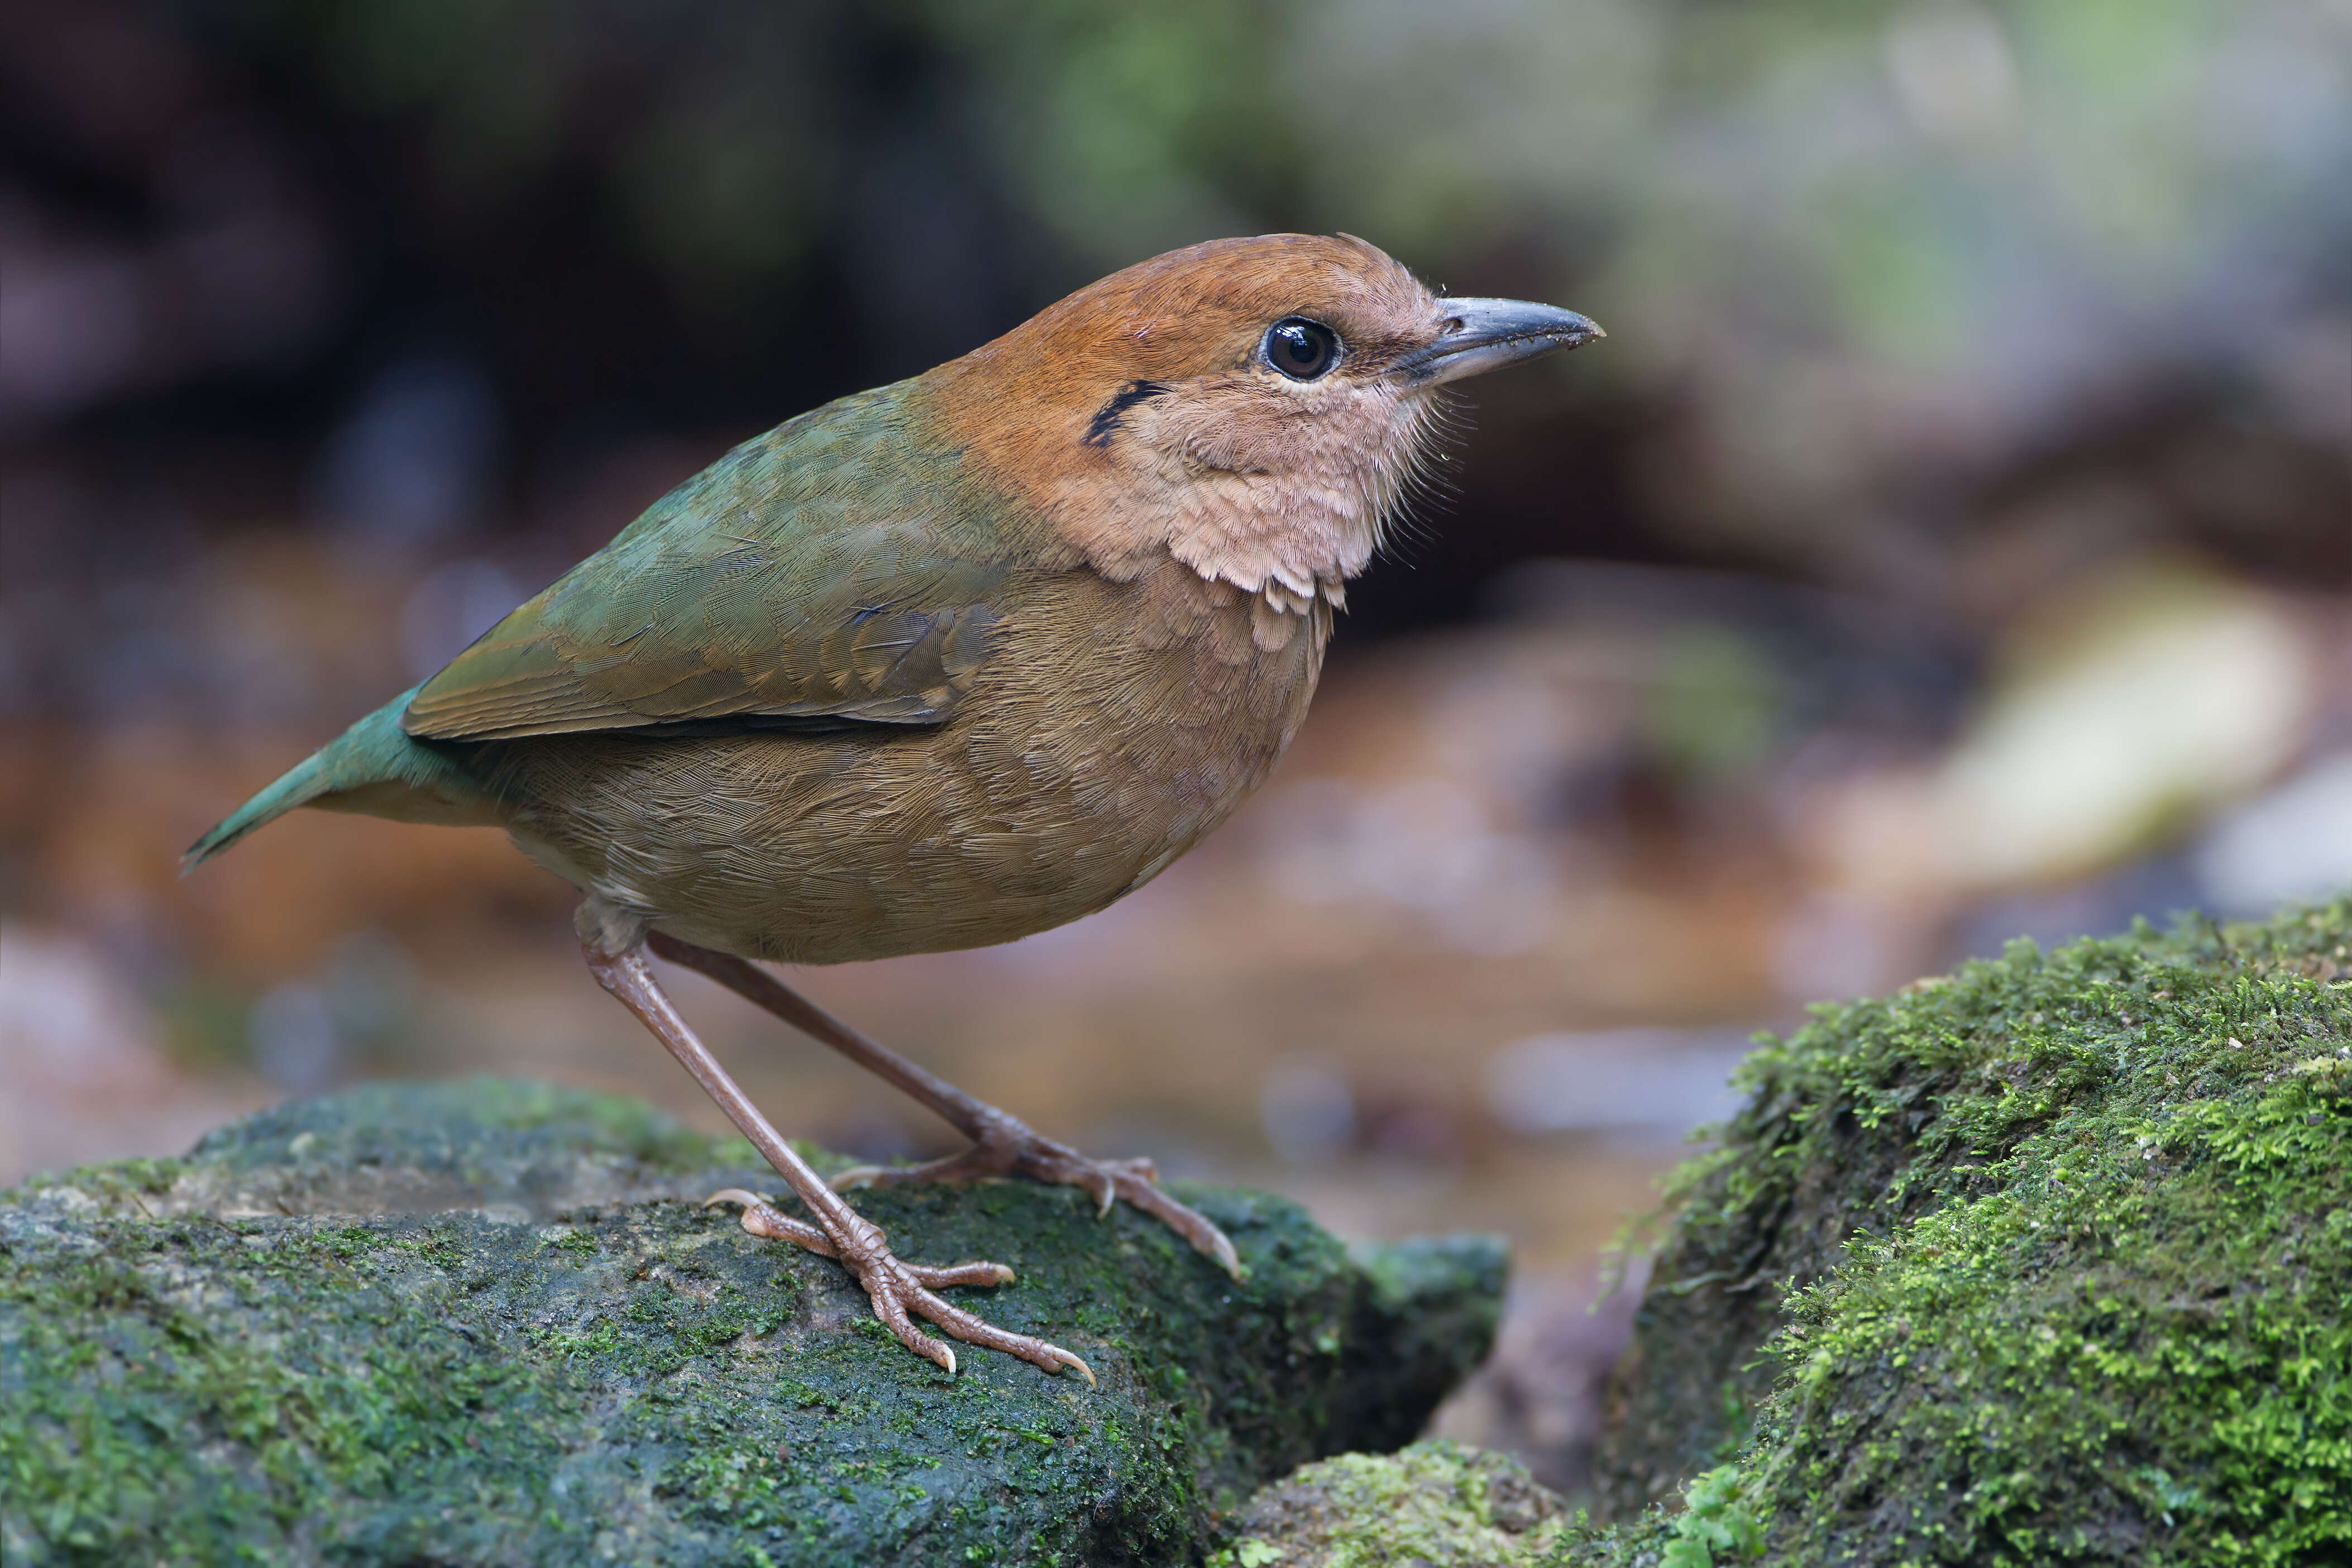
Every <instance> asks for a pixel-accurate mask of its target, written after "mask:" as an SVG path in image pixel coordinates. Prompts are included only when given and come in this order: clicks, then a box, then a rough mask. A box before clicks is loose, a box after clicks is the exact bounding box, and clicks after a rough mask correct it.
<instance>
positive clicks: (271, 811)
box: [180, 747, 334, 876]
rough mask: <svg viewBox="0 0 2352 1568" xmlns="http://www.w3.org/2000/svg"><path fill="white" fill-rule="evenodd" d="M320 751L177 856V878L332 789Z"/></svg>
mask: <svg viewBox="0 0 2352 1568" xmlns="http://www.w3.org/2000/svg"><path fill="white" fill-rule="evenodd" d="M329 750H331V748H323V747H322V748H321V749H320V750H319V751H315V752H311V753H310V755H309V756H307V757H305V758H303V759H302V760H301V761H300V762H299V763H295V764H294V765H293V766H292V767H290V768H289V769H287V770H286V773H284V775H283V776H281V777H280V778H279V779H278V782H277V783H276V784H271V785H270V786H269V787H268V789H265V790H263V791H262V792H261V793H260V794H259V795H255V796H254V797H253V798H252V799H251V800H248V801H247V802H246V803H245V804H244V805H240V806H238V807H237V808H236V810H235V811H232V812H230V813H229V814H228V815H227V816H225V817H223V818H221V820H220V821H219V822H217V823H215V825H214V826H213V829H212V831H211V832H209V833H207V834H205V836H204V837H202V838H199V839H197V840H196V841H195V842H194V844H191V845H189V846H188V847H187V852H186V853H185V854H184V855H182V856H181V857H180V875H182V876H186V875H187V874H188V873H189V872H191V871H193V870H194V869H195V868H197V867H199V866H201V865H203V864H204V863H205V861H207V860H209V859H211V858H213V857H214V856H215V855H217V854H219V853H220V852H221V851H222V850H224V849H226V848H227V847H229V846H230V845H232V844H234V843H236V841H237V840H238V839H240V838H242V837H245V836H246V835H247V834H248V833H250V832H252V831H253V830H254V829H255V828H257V827H258V826H261V825H262V824H263V823H265V822H268V821H270V820H271V819H273V818H275V817H279V816H285V815H286V813H288V812H289V811H291V810H293V809H294V808H295V807H296V806H298V805H310V802H312V801H314V800H316V799H318V798H319V797H320V795H324V794H326V793H327V792H328V791H329V790H330V789H331V788H333V787H334V786H333V784H332V783H331V781H330V780H329V778H328V776H327V760H326V759H327V752H328V751H329Z"/></svg>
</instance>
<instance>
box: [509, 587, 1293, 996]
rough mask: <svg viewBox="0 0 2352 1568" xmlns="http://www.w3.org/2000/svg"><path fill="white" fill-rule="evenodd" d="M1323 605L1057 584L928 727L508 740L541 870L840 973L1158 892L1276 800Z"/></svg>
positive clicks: (1020, 607) (730, 946) (669, 919)
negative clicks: (1186, 861) (1221, 829)
mask: <svg viewBox="0 0 2352 1568" xmlns="http://www.w3.org/2000/svg"><path fill="white" fill-rule="evenodd" d="M1330 624H1331V613H1330V609H1329V607H1328V605H1327V604H1325V603H1323V602H1321V601H1320V600H1318V601H1317V602H1315V603H1313V604H1312V605H1309V606H1308V607H1307V609H1306V610H1305V611H1304V612H1303V613H1288V614H1285V613H1279V612H1276V611H1275V610H1274V609H1272V608H1271V607H1270V606H1269V605H1268V604H1267V602H1266V601H1265V599H1264V598H1263V597H1257V596H1251V595H1244V594H1243V593H1242V592H1240V591H1239V590H1238V589H1235V588H1234V587H1233V586H1232V585H1230V584H1223V583H1210V582H1205V581H1203V580H1202V578H1201V577H1200V576H1199V575H1197V574H1194V573H1193V572H1192V571H1191V570H1190V569H1188V568H1186V567H1184V566H1182V565H1181V564H1180V563H1177V562H1175V561H1173V560H1171V559H1166V558H1163V559H1162V560H1161V562H1160V563H1156V564H1154V565H1152V566H1150V567H1148V568H1147V569H1145V570H1144V571H1142V572H1141V573H1140V574H1138V575H1137V576H1136V577H1135V578H1134V579H1133V580H1132V581H1129V582H1125V583H1114V582H1112V581H1110V580H1108V579H1107V578H1105V577H1103V576H1100V575H1098V574H1096V573H1094V572H1092V571H1090V570H1087V569H1086V568H1083V567H1080V568H1077V569H1075V570H1071V571H1066V572H1059V573H1053V574H1040V576H1039V577H1038V578H1037V579H1035V580H1034V582H1033V583H1032V584H1030V585H1029V586H1028V587H1027V588H1026V589H1024V591H1023V592H1022V593H1020V594H1019V595H1015V597H1014V598H1013V600H1012V601H1010V602H1009V603H1008V604H1007V605H1005V606H1004V610H1003V622H1002V624H1001V626H1000V628H999V635H1000V637H1002V642H1001V644H1000V649H1001V651H999V652H997V653H996V654H994V655H992V657H991V658H990V659H989V660H988V662H987V665H986V666H985V668H984V669H983V671H982V678H981V679H980V680H979V681H978V682H977V683H976V685H975V687H974V689H973V690H972V691H971V693H970V695H969V696H968V697H967V698H966V699H965V700H964V701H963V702H961V704H959V706H958V709H957V711H956V714H955V716H954V717H953V718H952V719H950V721H949V722H947V723H946V724H944V725H942V726H940V727H939V728H937V729H931V730H909V731H903V732H896V733H893V732H882V733H877V732H875V731H857V732H855V733H852V734H845V735H837V736H797V735H775V734H758V733H750V734H743V735H732V736H713V737H700V738H693V739H671V740H647V739H642V738H634V737H629V736H624V735H592V736H577V737H553V738H548V739H544V740H535V741H530V742H515V743H513V745H512V747H511V748H510V750H509V751H508V752H507V753H506V754H505V755H504V756H503V757H502V758H501V760H500V766H499V773H500V774H501V776H502V779H503V780H504V782H505V783H506V784H507V786H508V787H509V789H510V790H511V791H512V792H513V795H512V798H515V799H516V800H517V801H518V802H519V803H520V807H519V809H518V812H517V815H516V818H515V821H514V823H513V828H514V832H515V837H516V839H517V842H518V843H519V844H520V845H521V846H522V847H523V849H524V851H525V853H527V854H530V855H531V856H532V857H533V858H535V859H538V860H540V861H541V863H542V864H544V865H547V866H548V867H550V868H551V869H554V870H556V871H557V872H558V873H559V874H561V875H563V876H565V877H567V878H569V879H572V881H574V882H575V883H578V884H579V885H581V886H582V887H583V888H590V889H593V890H595V891H597V892H599V893H601V894H603V895H604V897H606V898H608V899H611V900H614V901H616V902H618V903H620V904H622V905H624V906H626V907H629V908H633V909H635V910H639V911H641V912H643V913H645V914H646V915H647V916H648V917H650V918H651V919H652V921H653V922H654V924H655V925H656V927H657V928H659V929H662V930H666V931H671V932H673V933H674V934H677V935H678V936H681V937H684V938H686V939H687V940H688V941H692V942H701V943H704V944H706V945H709V946H715V947H719V948H722V949H726V950H728V951H731V952H740V953H744V954H746V955H749V956H752V957H760V958H770V959H778V960H784V961H789V962H796V963H842V962H847V961H851V960H856V959H866V958H880V957H886V956H890V955H893V954H898V953H907V952H937V951H940V950H943V949H949V948H960V947H976V946H982V945H986V944H989V943H992V942H1008V941H1011V940H1013V939H1014V938H1016V937H1021V936H1025V935H1028V934H1030V933H1032V932H1034V931H1043V930H1045V929H1047V928H1049V927H1052V926H1055V925H1060V924H1062V923H1064V922H1066V921H1072V920H1075V919H1076V918H1078V917H1079V916H1081V915H1084V914H1087V913H1090V912H1092V911H1093V910H1098V909H1100V908H1102V907H1103V906H1104V905H1105V904H1108V903H1109V902H1111V901H1112V900H1115V899H1117V898H1118V897H1120V896H1121V895H1122V894H1125V893H1127V892H1129V891H1132V890H1133V889H1135V888H1138V887H1139V886H1141V885H1142V884H1143V883H1144V882H1146V881H1148V880H1150V879H1151V878H1152V877H1154V876H1156V875H1158V874H1159V872H1160V871H1161V870H1162V869H1164V868H1166V867H1167V866H1168V865H1169V864H1170V863H1171V862H1172V861H1173V860H1174V859H1175V858H1177V857H1178V856H1179V855H1181V854H1182V853H1183V852H1184V851H1185V850H1186V849H1188V848H1190V847H1192V844H1193V843H1194V842H1195V841H1196V840H1198V839H1199V837H1201V835H1202V834H1203V833H1205V832H1207V831H1208V830H1209V829H1210V828H1212V827H1213V826H1216V825H1217V824H1218V823H1220V822H1222V821H1223V820H1224V818H1225V817H1226V816H1228V815H1229V814H1230V813H1231V812H1232V811H1233V809H1234V806H1236V805H1239V804H1240V802H1241V801H1242V800H1243V799H1244V797H1245V796H1246V795H1248V794H1249V792H1250V791H1252V790H1254V789H1255V788H1256V787H1257V786H1258V785H1259V784H1262V783H1263V782H1264V781H1265V777H1266V775H1267V773H1269V772H1270V771H1271V770H1272V768H1273V766H1274V763H1275V762H1276V760H1277V759H1278V758H1279V757H1280V756H1281V754H1282V752H1283V750H1284V748H1286V746H1287V745H1288V744H1289V743H1290V740H1291V738H1292V736H1293V735H1295V734H1296V733H1297V729H1298V725H1299V723H1300V721H1302V720H1303V719H1304V718H1305V717H1306V712H1307V701H1308V699H1309V698H1311V697H1312V696H1313V694H1314V688H1315V680H1316V676H1317V674H1318V670H1319V668H1320V666H1321V662H1322V653H1323V646H1324V643H1325V641H1326V639H1327V638H1328V634H1329V631H1330Z"/></svg>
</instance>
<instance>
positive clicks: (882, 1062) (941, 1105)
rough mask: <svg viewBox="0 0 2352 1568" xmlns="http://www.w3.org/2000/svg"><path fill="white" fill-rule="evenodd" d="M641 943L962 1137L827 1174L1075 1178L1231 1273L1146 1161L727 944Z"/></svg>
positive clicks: (1222, 1241) (1219, 1237)
mask: <svg viewBox="0 0 2352 1568" xmlns="http://www.w3.org/2000/svg"><path fill="white" fill-rule="evenodd" d="M646 946H647V947H649V948H651V949H652V950H653V952H655V953H656V955H658V956H660V957H662V958H666V959H667V960H669V961H670V962H671V963H677V964H683V965H684V966H685V967H687V968H688V969H691V970H694V971H696V972H698V973H702V974H706V975H708V976H709V977H710V978H711V979H713V980H716V981H717V982H719V984H721V985H724V986H726V987H727V989H729V990H730V991H732V992H734V993H735V994H737V995H739V996H741V997H743V998H744V999H745V1000H747V1001H750V1002H753V1003H756V1004H758V1005H760V1006H761V1007H764V1008H766V1009H767V1010H768V1011H769V1012H771V1013H773V1014H774V1015H775V1016H777V1017H779V1018H782V1020H783V1021H784V1022H785V1023H787V1024H790V1025H791V1026H793V1027H794V1028H796V1029H798V1030H800V1031H801V1032H802V1033H803V1034H805V1035H807V1036H809V1037H812V1038H814V1039H816V1040H819V1041H822V1042H823V1043H824V1044H825V1045H828V1046H831V1047H833V1048H834V1049H835V1050H836V1051H839V1052H840V1053H841V1054H842V1055H843V1056H845V1057H847V1058H849V1059H850V1060H851V1061H854V1062H856V1064H857V1065H858V1066H859V1067H862V1068H866V1070H867V1071H868V1072H871V1073H873V1074H874V1075H875V1076H876V1077H877V1078H879V1079H882V1080H883V1081H884V1082H886V1083H888V1084H890V1085H892V1086H894V1087H895V1088H898V1089H903V1090H905V1091H906V1092H907V1093H908V1094H910V1095H912V1096H913V1097H914V1098H915V1099H917V1100H921V1101H922V1102H923V1103H924V1104H925V1105H928V1106H929V1107H930V1108H931V1109H932V1110H936V1111H938V1112H939V1113H940V1115H941V1116H943V1117H945V1118H946V1119H947V1120H948V1121H950V1122H951V1123H953V1124H954V1125H955V1127H956V1128H957V1130H958V1131H961V1132H962V1133H963V1135H964V1136H965V1137H967V1138H969V1139H971V1142H972V1146H971V1148H969V1149H967V1150H965V1151H964V1152H962V1153H961V1154H950V1155H949V1156H948V1157H947V1158H945V1159H943V1160H933V1161H931V1162H929V1163H927V1164H921V1165H908V1166H903V1167H891V1166H883V1165H861V1166H859V1167H857V1168H856V1170H853V1171H844V1172H843V1173H841V1174H840V1175H838V1176H835V1178H834V1184H835V1186H861V1185H870V1186H877V1187H887V1186H897V1185H898V1184H901V1183H905V1182H968V1181H973V1180H977V1179H980V1178H982V1177H987V1176H1007V1175H1023V1176H1029V1177H1033V1178H1034V1179H1035V1180H1037V1181H1040V1182H1047V1183H1053V1184H1061V1185H1066V1186H1073V1187H1083V1188H1085V1189H1086V1190H1087V1192H1090V1193H1092V1194H1095V1197H1096V1199H1097V1202H1098V1203H1099V1204H1100V1205H1101V1206H1102V1212H1104V1213H1105V1214H1108V1213H1109V1212H1110V1205H1112V1203H1114V1202H1115V1201H1117V1200H1118V1199H1120V1198H1124V1199H1126V1200H1127V1202H1128V1203H1129V1205H1130V1206H1132V1207H1135V1208H1138V1209H1140V1210H1142V1211H1143V1212H1144V1213H1145V1214H1148V1215H1151V1216H1152V1217H1154V1218H1155V1219H1158V1220H1160V1222H1161V1223H1162V1224H1164V1225H1166V1226H1168V1227H1169V1228H1170V1229H1171V1230H1173V1231H1175V1232H1176V1234H1177V1235H1179V1236H1181V1237H1183V1238H1184V1239H1185V1240H1186V1241H1189V1242H1191V1243H1192V1246H1193V1247H1194V1248H1195V1249H1196V1250H1198V1251H1200V1252H1202V1253H1203V1254H1205V1255H1206V1256H1208V1257H1209V1258H1214V1259H1215V1260H1216V1262H1217V1264H1218V1266H1219V1267H1220V1268H1223V1269H1224V1270H1225V1272H1227V1273H1228V1274H1231V1275H1233V1276H1234V1278H1235V1279H1240V1278H1241V1274H1242V1265H1241V1258H1240V1257H1239V1255H1237V1254H1236V1253H1235V1252H1234V1244H1233V1243H1232V1242H1231V1241H1230V1240H1228V1239H1227V1238H1226V1237H1225V1233H1224V1232H1223V1231H1222V1230H1219V1229H1218V1228H1217V1227H1216V1226H1214V1225H1213V1224H1211V1223H1210V1221H1209V1219H1208V1217H1207V1216H1206V1215H1202V1214H1200V1213H1199V1212H1197V1211H1195V1210H1193V1209H1192V1208H1189V1207H1187V1206H1186V1205H1182V1204H1180V1203H1178V1202H1177V1201H1176V1200H1175V1199H1174V1198H1171V1197H1170V1196H1169V1195H1168V1194H1166V1193H1164V1192H1162V1191H1160V1185H1159V1180H1158V1173H1156V1172H1155V1171H1154V1170H1153V1169H1152V1165H1151V1162H1150V1161H1149V1160H1089V1159H1087V1157H1086V1156H1085V1155H1083V1154H1081V1153H1079V1152H1077V1151H1076V1150H1075V1149H1073V1148H1071V1147H1070V1146H1069V1145H1068V1144H1066V1143H1057V1142H1055V1141H1054V1140H1052V1139H1050V1138H1047V1137H1045V1136H1043V1135H1042V1134H1040V1133H1038V1132H1035V1131H1032V1130H1031V1129H1030V1128H1029V1126H1028V1125H1027V1124H1026V1123H1024V1122H1023V1121H1020V1120H1019V1119H1018V1118H1016V1117H1013V1116H1012V1115H1010V1114H1008V1113H1007V1112H1004V1111H1002V1110H998V1109H996V1107H994V1106H992V1105H990V1104H988V1103H987V1102H986V1101H984V1100H975V1099H973V1098H972V1097H971V1095H969V1094H966V1093H965V1092H964V1091H963V1090H961V1089H958V1088H957V1087H956V1086H955V1085H953V1084H951V1083H950V1082H948V1080H947V1079H943V1078H940V1076H939V1075H938V1074H936V1073H930V1072H926V1071H924V1070H923V1069H922V1068H919V1067H917V1066H916V1065H915V1064H914V1063H912V1062H910V1061H908V1059H907V1058H904V1057H902V1056H900V1055H898V1052H896V1051H893V1050H891V1049H889V1048H888V1047H885V1046H883V1045H881V1044H879V1043H878V1042H877V1041H875V1040H872V1039H869V1038H867V1037H866V1036H864V1035H862V1034H860V1033H858V1032H857V1031H856V1029H853V1028H851V1027H850V1026H848V1025H846V1024H845V1023H843V1022H842V1021H841V1020H840V1019H838V1018H836V1017H835V1016H833V1015H832V1014H830V1013H828V1012H826V1011H825V1010H824V1008H822V1007H819V1006H818V1005H816V1004H814V1003H813V1002H811V1001H809V1000H808V998H806V997H804V996H803V995H802V994H800V993H799V992H797V991H794V990H793V988H792V987H790V986H788V985H786V984H784V983H783V982H782V981H781V980H778V979H777V978H776V977H775V976H774V975H772V974H771V973H768V972H767V971H766V970H764V969H761V968H760V967H759V966H758V965H757V964H754V963H751V962H750V961H749V960H747V959H741V958H738V957H736V956H735V955H734V954H733V953H730V952H718V951H716V950H714V949H711V948H708V947H698V946H696V945H695V944H694V943H692V942H680V941H679V940H678V939H677V938H676V937H674V936H665V935H663V934H662V933H661V932H659V931H656V932H654V933H653V934H652V935H650V936H648V937H647V938H646Z"/></svg>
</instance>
